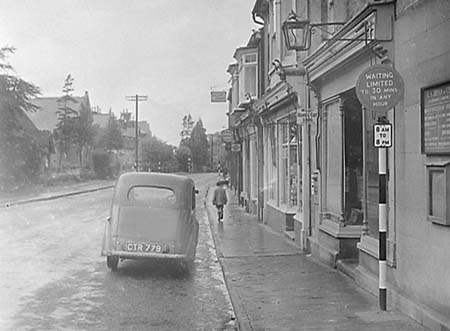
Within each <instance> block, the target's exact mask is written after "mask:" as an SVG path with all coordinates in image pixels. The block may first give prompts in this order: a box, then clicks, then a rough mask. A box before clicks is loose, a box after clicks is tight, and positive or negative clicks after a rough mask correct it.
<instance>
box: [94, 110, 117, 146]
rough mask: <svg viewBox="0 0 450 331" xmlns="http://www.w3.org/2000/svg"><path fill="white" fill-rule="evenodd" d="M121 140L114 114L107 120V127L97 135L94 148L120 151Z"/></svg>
mask: <svg viewBox="0 0 450 331" xmlns="http://www.w3.org/2000/svg"><path fill="white" fill-rule="evenodd" d="M123 144H124V143H123V138H122V133H121V132H120V128H119V123H117V120H116V118H115V117H114V114H112V113H111V116H110V117H109V120H108V125H107V127H106V129H105V130H104V131H103V132H100V133H99V137H98V142H97V146H96V147H100V148H104V149H106V150H108V151H114V150H116V151H117V150H120V149H122V148H123Z"/></svg>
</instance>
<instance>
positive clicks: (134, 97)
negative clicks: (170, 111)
mask: <svg viewBox="0 0 450 331" xmlns="http://www.w3.org/2000/svg"><path fill="white" fill-rule="evenodd" d="M147 98H148V96H146V95H137V94H136V95H132V96H126V99H127V100H128V101H135V102H136V125H135V126H136V156H135V161H134V164H135V166H136V168H135V171H138V168H139V167H138V164H139V163H138V161H139V159H138V150H139V128H138V123H139V122H138V104H139V101H147Z"/></svg>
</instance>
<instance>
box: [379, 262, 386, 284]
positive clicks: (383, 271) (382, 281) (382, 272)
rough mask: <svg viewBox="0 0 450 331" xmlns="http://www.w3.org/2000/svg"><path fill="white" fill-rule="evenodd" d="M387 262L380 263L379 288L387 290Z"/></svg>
mask: <svg viewBox="0 0 450 331" xmlns="http://www.w3.org/2000/svg"><path fill="white" fill-rule="evenodd" d="M386 269H387V265H386V261H379V275H378V288H380V289H385V288H386Z"/></svg>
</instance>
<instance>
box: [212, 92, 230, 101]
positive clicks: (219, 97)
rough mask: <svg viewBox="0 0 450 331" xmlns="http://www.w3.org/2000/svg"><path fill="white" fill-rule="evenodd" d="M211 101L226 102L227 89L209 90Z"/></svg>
mask: <svg viewBox="0 0 450 331" xmlns="http://www.w3.org/2000/svg"><path fill="white" fill-rule="evenodd" d="M211 102H227V91H211Z"/></svg>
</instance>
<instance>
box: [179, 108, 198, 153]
mask: <svg viewBox="0 0 450 331" xmlns="http://www.w3.org/2000/svg"><path fill="white" fill-rule="evenodd" d="M194 123H195V122H194V120H193V119H192V116H191V114H188V115H185V116H184V117H183V122H182V125H183V129H182V130H181V132H180V136H181V141H180V146H181V145H184V144H186V143H187V141H188V140H189V138H190V137H191V133H192V129H193V127H194Z"/></svg>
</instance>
